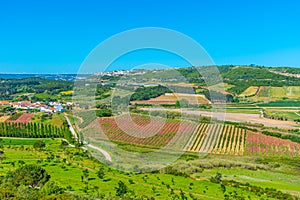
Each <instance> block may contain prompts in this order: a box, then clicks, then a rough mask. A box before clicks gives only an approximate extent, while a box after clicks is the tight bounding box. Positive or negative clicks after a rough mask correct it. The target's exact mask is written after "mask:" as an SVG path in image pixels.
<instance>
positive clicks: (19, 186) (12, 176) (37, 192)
mask: <svg viewBox="0 0 300 200" xmlns="http://www.w3.org/2000/svg"><path fill="white" fill-rule="evenodd" d="M0 199H3V200H6V199H31V200H38V199H58V200H60V199H61V200H63V199H78V200H80V199H82V200H83V199H94V198H92V197H88V196H85V195H79V194H75V193H69V192H66V189H65V188H63V187H61V186H60V185H59V183H57V182H55V181H52V180H51V176H50V175H49V174H48V172H47V171H46V170H45V169H44V168H42V167H40V166H39V165H34V164H29V165H23V166H21V167H19V168H18V169H17V170H15V171H10V172H8V173H7V174H6V175H5V176H4V177H1V178H0Z"/></svg>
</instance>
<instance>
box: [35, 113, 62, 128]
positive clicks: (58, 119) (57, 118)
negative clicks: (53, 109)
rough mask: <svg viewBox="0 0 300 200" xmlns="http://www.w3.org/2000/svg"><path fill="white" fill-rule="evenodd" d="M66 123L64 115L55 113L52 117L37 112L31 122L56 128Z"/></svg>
mask: <svg viewBox="0 0 300 200" xmlns="http://www.w3.org/2000/svg"><path fill="white" fill-rule="evenodd" d="M43 116H45V117H43ZM64 121H65V118H64V115H63V114H61V113H54V114H52V115H48V114H45V113H42V112H37V113H36V114H35V116H34V117H33V119H32V120H31V122H38V123H39V122H41V123H44V124H52V125H54V126H63V123H64Z"/></svg>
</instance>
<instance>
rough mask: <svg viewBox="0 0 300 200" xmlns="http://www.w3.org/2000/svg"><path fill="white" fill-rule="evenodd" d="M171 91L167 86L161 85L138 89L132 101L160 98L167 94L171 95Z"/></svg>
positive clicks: (132, 96)
mask: <svg viewBox="0 0 300 200" xmlns="http://www.w3.org/2000/svg"><path fill="white" fill-rule="evenodd" d="M170 92H171V91H170V89H168V88H167V87H165V86H162V85H159V86H154V87H141V88H138V89H136V91H135V93H133V94H132V95H131V98H130V100H131V101H135V100H149V99H151V98H155V97H158V96H160V95H162V94H165V93H170Z"/></svg>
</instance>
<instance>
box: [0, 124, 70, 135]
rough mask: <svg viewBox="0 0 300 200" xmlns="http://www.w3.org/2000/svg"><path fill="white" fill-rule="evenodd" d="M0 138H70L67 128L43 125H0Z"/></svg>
mask: <svg viewBox="0 0 300 200" xmlns="http://www.w3.org/2000/svg"><path fill="white" fill-rule="evenodd" d="M0 136H1V137H23V138H66V139H70V138H72V134H71V132H70V130H69V129H68V128H67V127H57V126H54V125H51V124H43V123H35V122H30V123H11V122H2V123H0Z"/></svg>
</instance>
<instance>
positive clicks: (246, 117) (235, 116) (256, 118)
mask: <svg viewBox="0 0 300 200" xmlns="http://www.w3.org/2000/svg"><path fill="white" fill-rule="evenodd" d="M142 109H143V110H152V111H154V110H161V111H163V110H164V111H174V112H184V113H187V114H194V115H202V116H206V117H213V118H216V119H218V120H225V121H232V122H250V123H259V124H263V125H265V126H268V127H278V128H284V129H292V128H299V125H297V124H296V123H295V122H292V121H279V120H273V119H267V118H260V115H259V114H243V113H222V112H209V111H198V110H180V109H163V108H142Z"/></svg>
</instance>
